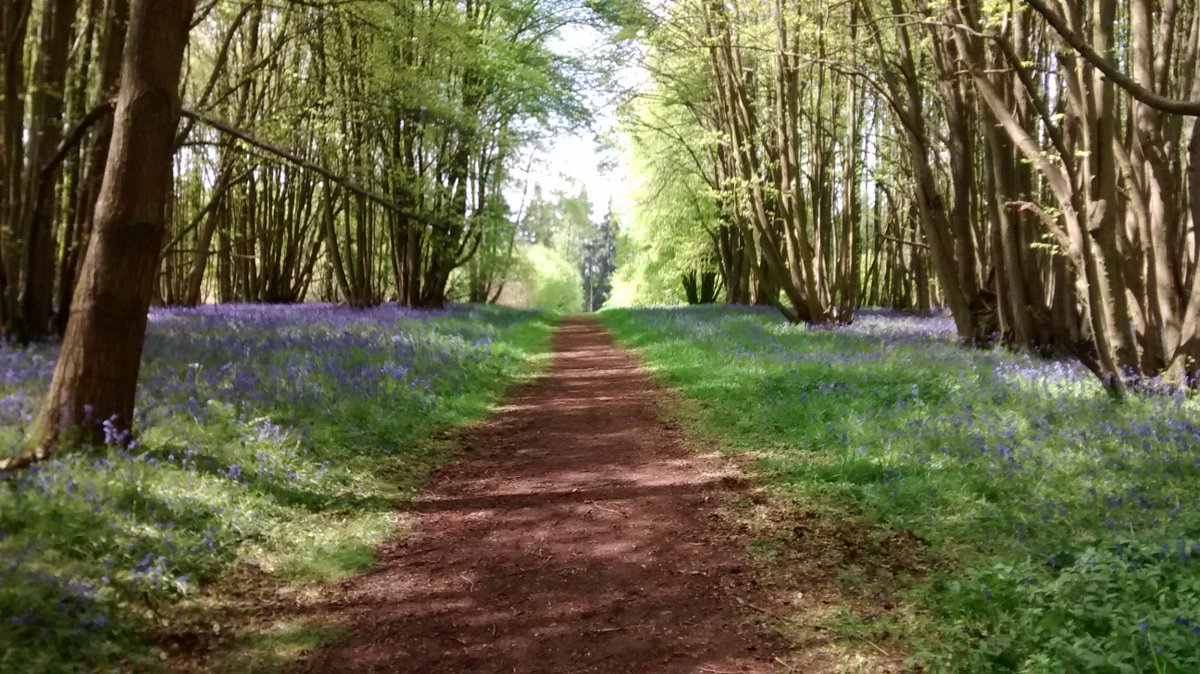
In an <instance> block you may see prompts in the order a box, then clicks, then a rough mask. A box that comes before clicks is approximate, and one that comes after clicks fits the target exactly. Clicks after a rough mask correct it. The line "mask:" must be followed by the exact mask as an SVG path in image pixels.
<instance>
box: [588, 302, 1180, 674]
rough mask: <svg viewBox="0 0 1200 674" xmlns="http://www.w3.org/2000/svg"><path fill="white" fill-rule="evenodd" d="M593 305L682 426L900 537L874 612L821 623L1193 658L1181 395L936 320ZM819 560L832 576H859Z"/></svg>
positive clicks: (968, 642) (1032, 650) (966, 656)
mask: <svg viewBox="0 0 1200 674" xmlns="http://www.w3.org/2000/svg"><path fill="white" fill-rule="evenodd" d="M602 317H603V319H604V320H605V322H606V323H607V324H608V325H609V326H610V327H611V328H612V329H613V330H614V331H615V332H616V333H617V335H618V337H619V339H620V340H621V341H622V342H623V343H625V344H626V345H629V346H631V347H634V348H637V349H639V350H640V351H641V352H642V353H643V354H644V356H645V358H646V359H647V361H648V362H649V364H650V365H651V366H652V367H653V368H654V369H655V370H656V371H657V372H658V373H659V375H660V376H661V377H662V379H663V380H664V381H666V382H667V383H669V384H671V385H673V386H674V387H676V388H677V389H678V390H679V391H680V392H682V393H683V394H684V395H685V396H687V397H689V398H691V399H692V400H694V401H696V403H697V405H698V407H699V409H700V412H699V413H698V414H696V415H694V416H695V420H694V423H695V424H696V426H697V430H698V431H699V432H701V433H704V434H709V435H712V436H714V437H717V438H720V439H721V440H722V444H725V445H728V446H729V447H731V448H732V449H733V450H734V451H737V452H741V453H743V454H745V455H747V456H751V457H753V458H754V460H755V465H756V467H757V472H758V474H759V476H760V477H761V479H762V480H763V482H764V483H765V484H766V485H768V491H769V493H770V494H771V495H772V497H773V498H774V499H775V500H776V501H778V502H779V503H784V504H787V508H786V509H785V510H787V511H788V512H790V513H791V514H790V515H787V516H789V517H796V511H798V510H799V509H802V508H808V509H810V511H811V509H813V508H815V509H816V510H815V512H816V513H817V514H818V515H820V514H821V509H822V508H829V509H832V510H830V511H829V512H835V511H837V510H838V509H839V508H840V509H842V510H844V511H845V512H851V513H861V514H862V517H863V519H864V521H865V522H868V523H870V524H871V525H872V526H874V527H877V528H881V529H882V530H883V531H885V532H892V533H891V536H890V537H891V538H892V539H895V538H896V537H902V538H906V539H912V540H916V541H919V542H920V546H921V547H922V548H923V549H924V552H923V556H924V558H925V559H926V560H927V562H928V563H927V566H928V569H927V571H926V572H924V573H921V574H916V575H914V576H912V577H907V578H899V577H896V578H887V579H884V581H883V583H884V585H882V586H881V585H880V580H879V579H878V578H876V579H875V583H874V585H872V586H870V587H869V588H867V589H868V590H869V592H870V594H871V595H872V596H875V595H880V594H884V595H886V594H887V591H891V592H895V591H897V590H899V592H900V594H901V595H902V596H901V598H902V601H901V602H899V604H900V607H901V609H900V610H898V611H897V612H896V615H893V616H892V617H890V618H886V619H885V620H883V621H881V622H884V623H887V624H886V625H881V624H878V621H877V622H876V624H871V625H867V624H864V621H863V620H862V619H861V616H860V617H859V618H858V619H857V620H856V619H855V617H854V616H852V615H851V616H843V618H842V619H841V620H840V621H839V620H835V621H830V622H829V624H827V625H826V627H829V628H831V629H834V630H836V631H837V632H838V633H839V634H841V635H842V636H843V637H846V638H859V637H864V636H866V637H870V636H872V635H874V634H877V633H879V632H880V631H884V632H888V633H890V634H892V635H893V638H896V639H898V640H901V641H903V642H904V643H905V644H906V646H907V649H908V651H909V652H910V653H911V654H912V656H911V657H912V659H913V661H914V662H919V663H921V664H922V665H924V666H925V667H927V668H929V669H932V670H934V671H972V672H976V671H977V672H992V671H1021V672H1061V671H1068V672H1069V671H1076V672H1083V671H1089V672H1091V671H1114V672H1116V671H1131V672H1132V671H1142V672H1192V671H1200V492H1197V490H1196V485H1197V484H1198V483H1200V404H1198V401H1197V400H1195V399H1189V398H1187V397H1184V396H1177V397H1155V398H1142V399H1135V400H1131V401H1128V402H1126V403H1124V404H1119V403H1114V402H1112V401H1111V400H1109V399H1108V398H1107V397H1106V396H1105V395H1104V394H1103V392H1102V391H1101V390H1100V387H1099V386H1097V385H1096V384H1095V382H1093V381H1092V380H1091V379H1090V378H1089V376H1088V375H1086V374H1085V373H1083V372H1081V371H1080V370H1079V369H1078V368H1075V367H1072V366H1069V365H1064V364H1061V363H1051V362H1040V361H1035V360H1030V359H1028V358H1024V357H1020V356H1016V355H1012V354H1006V353H1001V352H981V351H969V350H966V349H962V348H960V347H958V346H956V345H955V344H954V343H953V339H952V333H951V331H950V329H949V326H948V325H946V321H945V320H943V319H919V318H914V317H904V316H896V315H890V314H886V313H882V312H875V313H871V312H868V313H866V314H865V315H863V316H861V317H860V319H859V320H858V321H857V322H856V324H855V325H854V326H852V327H849V328H845V329H839V330H807V329H804V328H802V327H795V326H789V325H786V324H784V323H782V322H781V321H780V320H779V319H778V318H777V317H776V316H774V315H773V314H772V313H769V312H760V311H751V310H744V309H726V308H701V309H646V310H616V311H608V312H604V313H603V314H602ZM809 514H810V515H811V514H812V512H810V513H809ZM781 516H784V515H781ZM878 538H880V537H879V536H868V537H867V538H866V539H865V542H864V546H869V545H871V541H873V540H874V541H875V543H879V541H878V540H875V539H878ZM888 538H889V536H887V535H885V536H884V537H883V539H881V540H884V541H885V542H886V540H887V539H888ZM780 544H781V545H782V544H783V542H780ZM787 544H788V545H791V546H794V547H795V546H799V547H803V546H804V545H805V543H804V541H803V539H801V540H800V542H798V543H797V542H796V541H791V542H788V543H787ZM762 545H766V546H767V547H771V546H770V545H768V544H760V547H761V546H762ZM876 547H879V546H876ZM773 550H774V549H773ZM861 553H862V554H864V555H870V554H883V555H886V554H889V547H888V546H887V545H884V546H883V547H880V548H879V549H877V550H863V551H861ZM779 559H780V560H781V563H786V560H787V559H788V557H787V556H786V555H780V556H779ZM846 559H849V560H853V555H847V556H846ZM837 563H838V564H839V567H840V568H841V569H842V573H841V575H840V576H839V580H840V581H841V582H842V583H843V584H844V585H847V586H851V587H854V586H858V585H862V584H863V583H864V582H868V581H869V580H870V579H867V580H864V579H863V578H862V577H861V575H860V574H859V573H857V569H858V568H859V567H860V565H859V564H857V563H853V562H847V561H845V560H839V561H838V562H837ZM888 583H890V584H891V587H887V584H888ZM889 601H890V599H889Z"/></svg>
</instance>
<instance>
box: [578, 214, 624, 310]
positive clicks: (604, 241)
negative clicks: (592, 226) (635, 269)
mask: <svg viewBox="0 0 1200 674" xmlns="http://www.w3.org/2000/svg"><path fill="white" fill-rule="evenodd" d="M582 257H583V259H582V260H581V261H580V265H579V273H580V276H581V277H582V278H583V310H584V311H596V310H597V309H599V308H600V307H602V306H604V302H605V301H606V300H607V299H608V296H609V294H610V293H611V292H612V274H613V271H614V269H615V268H616V265H615V260H616V257H617V232H616V223H615V222H613V212H612V204H611V203H610V204H609V206H608V212H607V213H605V214H604V220H603V221H601V222H600V226H599V227H597V228H596V231H595V232H593V233H592V236H590V237H589V238H588V239H587V241H586V242H584V244H583V255H582Z"/></svg>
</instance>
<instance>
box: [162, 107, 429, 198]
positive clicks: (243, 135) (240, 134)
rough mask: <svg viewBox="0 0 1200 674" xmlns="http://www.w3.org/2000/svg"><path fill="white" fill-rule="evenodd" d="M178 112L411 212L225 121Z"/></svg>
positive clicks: (345, 186) (357, 192)
mask: <svg viewBox="0 0 1200 674" xmlns="http://www.w3.org/2000/svg"><path fill="white" fill-rule="evenodd" d="M180 114H182V115H183V116H184V117H187V118H188V119H191V120H193V121H196V122H200V123H201V124H204V125H205V126H209V127H212V128H214V129H216V130H217V131H220V132H221V133H224V134H227V135H229V136H233V137H234V138H237V139H238V140H240V141H242V142H244V143H246V144H247V145H250V146H253V147H256V148H258V149H260V150H262V151H263V152H266V153H268V154H273V155H275V156H276V157H280V158H281V159H286V160H287V161H290V162H291V163H293V164H295V165H297V166H299V167H301V168H304V169H308V170H309V171H312V172H313V173H316V174H317V175H319V176H321V177H323V178H325V179H327V180H330V181H332V182H334V183H337V184H338V185H340V186H342V187H344V188H346V189H348V190H350V191H351V192H353V193H355V194H357V195H359V196H362V197H365V198H366V199H368V200H370V201H373V202H375V203H377V204H379V205H380V206H383V207H384V208H387V209H390V210H393V211H395V212H397V213H401V214H405V215H411V213H409V212H408V211H407V210H405V209H404V208H402V207H401V206H400V205H399V204H397V203H396V202H394V201H392V200H391V199H388V198H387V197H384V196H380V195H379V194H376V193H374V192H372V191H370V190H368V189H366V188H365V187H361V186H360V185H358V183H355V182H354V181H353V180H350V179H349V178H346V177H345V176H342V175H339V174H337V173H334V172H333V171H330V170H329V169H327V168H325V167H324V166H321V165H320V164H316V163H314V162H311V161H308V160H307V159H304V158H303V157H301V156H299V155H297V154H295V153H294V152H289V151H288V150H285V149H283V148H281V147H278V146H276V145H272V144H270V143H268V142H266V141H262V140H259V139H257V138H255V137H254V136H251V135H250V134H249V133H247V132H245V131H242V130H241V129H237V128H234V127H232V126H230V125H228V124H226V123H225V122H222V121H220V120H218V119H214V118H212V117H209V116H208V115H204V114H201V113H199V112H196V111H194V110H188V109H187V108H184V109H183V110H182V111H181V113H180Z"/></svg>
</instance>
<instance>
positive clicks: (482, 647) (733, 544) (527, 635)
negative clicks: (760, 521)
mask: <svg viewBox="0 0 1200 674" xmlns="http://www.w3.org/2000/svg"><path fill="white" fill-rule="evenodd" d="M554 347H555V352H556V357H555V362H554V365H553V368H552V369H551V371H550V372H549V374H548V375H546V376H544V377H542V378H540V379H539V380H537V381H536V382H535V383H533V384H531V385H529V386H526V387H524V388H523V389H521V390H519V391H517V393H516V395H515V396H514V397H513V398H512V399H511V400H510V403H509V404H508V405H507V406H506V407H504V408H503V409H502V410H501V411H500V412H499V413H497V414H496V415H495V416H494V417H493V418H492V419H491V420H490V421H489V422H487V423H485V424H484V425H482V426H481V427H479V428H478V429H477V430H475V431H472V432H471V434H470V435H469V436H468V437H467V446H468V448H469V449H470V451H469V452H468V453H466V454H465V455H464V456H463V457H461V458H460V460H459V461H457V462H455V463H454V464H453V465H452V466H450V467H448V468H447V469H446V470H444V471H442V472H441V473H440V474H439V475H438V477H437V478H436V479H435V481H434V483H433V487H432V489H431V490H430V491H429V492H428V493H427V495H426V496H425V497H424V498H423V499H422V500H420V501H418V502H417V503H416V504H415V505H414V514H413V516H412V521H411V527H412V531H413V533H412V535H411V536H410V537H408V538H405V539H404V540H402V541H396V542H393V543H391V544H388V545H385V546H384V547H383V549H382V550H381V552H380V560H379V565H378V567H377V569H376V570H375V571H373V572H371V573H369V574H366V575H363V576H359V577H356V578H353V579H351V580H349V581H346V582H345V583H343V584H342V585H341V586H340V590H341V593H340V595H341V596H338V597H337V602H336V603H337V604H338V605H340V606H342V607H344V608H343V609H342V610H341V611H340V616H339V617H340V619H342V620H343V621H344V622H345V623H346V625H347V626H348V634H349V637H348V638H347V639H346V640H345V641H343V642H342V643H340V644H337V645H335V646H334V647H333V648H331V649H329V650H327V651H324V652H322V653H320V654H318V656H317V658H316V659H315V661H314V662H312V663H311V664H312V666H313V669H314V671H381V672H382V671H395V672H400V671H404V672H429V671H442V672H484V671H487V672H513V671H517V672H576V671H602V672H625V671H635V672H666V671H679V672H682V671H687V672H693V671H695V672H740V671H771V670H773V669H775V667H774V665H776V664H777V661H776V660H775V656H776V655H777V654H778V652H779V651H778V647H777V645H776V644H775V643H774V642H773V641H772V640H771V638H770V637H767V636H765V635H763V634H761V633H759V632H758V631H757V630H756V628H755V626H754V620H753V616H752V615H749V614H748V613H747V612H746V609H745V604H742V603H741V602H739V601H738V599H741V600H742V601H743V602H749V603H750V604H753V603H754V602H755V594H756V589H755V587H754V581H753V578H752V573H751V570H750V568H749V566H748V563H747V559H746V555H745V550H744V546H743V545H742V543H741V542H740V541H738V540H735V539H734V540H731V539H730V537H729V536H728V535H727V534H721V533H720V532H719V531H718V530H719V528H720V527H719V525H717V524H715V523H714V520H713V519H712V518H713V517H714V516H715V512H716V509H717V507H718V506H719V504H720V502H721V500H722V496H723V495H724V494H727V493H728V492H732V491H735V490H736V489H737V488H738V485H739V484H740V483H741V482H742V481H741V480H740V479H738V478H737V477H736V476H734V475H730V474H729V473H728V472H722V471H728V468H723V467H722V466H721V465H720V464H719V463H718V462H716V461H711V460H708V459H704V458H701V457H698V456H696V455H695V454H693V453H691V452H689V451H688V450H687V449H685V448H684V446H683V445H682V444H681V441H680V438H679V437H678V435H677V434H676V433H675V432H673V431H672V430H671V429H670V428H669V427H668V426H667V425H666V424H664V422H663V421H662V420H661V419H660V418H659V416H658V414H657V412H656V411H655V404H654V399H655V396H656V395H658V394H659V393H660V391H659V390H658V389H657V388H656V386H655V384H654V383H653V382H652V380H651V378H650V376H649V374H648V373H647V372H646V371H645V370H644V369H642V368H641V367H640V365H639V362H638V360H637V358H636V357H635V356H634V355H633V354H631V353H629V352H627V351H624V350H621V349H619V348H617V347H616V346H614V344H613V341H612V338H611V336H610V335H609V333H608V332H607V331H606V330H605V329H604V328H603V327H602V326H600V325H599V324H598V323H597V322H595V321H594V320H592V319H585V318H576V319H571V320H568V321H567V322H566V323H564V324H563V326H562V327H561V328H560V329H559V330H558V332H557V334H556V336H555V342H554Z"/></svg>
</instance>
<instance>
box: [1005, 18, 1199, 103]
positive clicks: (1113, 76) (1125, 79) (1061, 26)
mask: <svg viewBox="0 0 1200 674" xmlns="http://www.w3.org/2000/svg"><path fill="white" fill-rule="evenodd" d="M1025 2H1026V3H1027V4H1028V5H1029V6H1030V7H1032V8H1033V9H1034V10H1035V11H1036V12H1037V13H1038V14H1041V15H1042V18H1044V19H1046V23H1048V24H1050V26H1051V27H1052V28H1054V30H1055V31H1056V32H1057V33H1058V34H1059V36H1060V37H1062V39H1063V40H1064V41H1066V43H1067V44H1069V45H1071V47H1073V48H1074V49H1075V51H1077V52H1079V55H1080V56H1082V57H1083V58H1084V59H1085V60H1086V61H1087V62H1088V63H1091V64H1092V65H1093V66H1095V67H1096V68H1098V69H1099V70H1100V72H1102V73H1104V74H1105V75H1106V76H1108V78H1109V79H1110V80H1112V81H1113V84H1116V85H1117V86H1118V87H1121V88H1122V89H1124V90H1125V91H1126V92H1127V93H1128V94H1129V95H1130V96H1133V97H1134V98H1136V99H1137V100H1139V101H1141V102H1142V103H1145V104H1146V105H1148V106H1150V107H1152V108H1154V109H1155V110H1161V111H1162V112H1168V113H1173V114H1176V115H1185V116H1188V117H1200V101H1181V100H1179V99H1176V98H1168V97H1166V96H1161V95H1159V94H1156V93H1154V92H1153V91H1151V90H1149V89H1147V88H1146V87H1144V86H1142V85H1140V84H1138V83H1137V82H1135V81H1134V80H1133V78H1131V77H1129V76H1128V75H1126V74H1125V73H1123V72H1121V71H1120V69H1118V68H1117V67H1116V66H1115V65H1113V64H1112V63H1110V62H1109V61H1108V59H1106V58H1104V57H1103V56H1101V55H1100V54H1097V53H1096V50H1095V49H1092V46H1091V45H1090V44H1088V42H1087V40H1085V39H1084V38H1083V37H1082V36H1080V35H1079V34H1078V33H1076V32H1075V31H1073V30H1071V28H1070V26H1068V25H1067V22H1066V21H1064V20H1063V18H1062V17H1061V16H1059V15H1058V14H1057V13H1055V12H1054V11H1053V10H1051V9H1050V8H1049V7H1048V6H1047V5H1046V4H1045V3H1044V2H1043V1H1042V0H1025Z"/></svg>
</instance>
